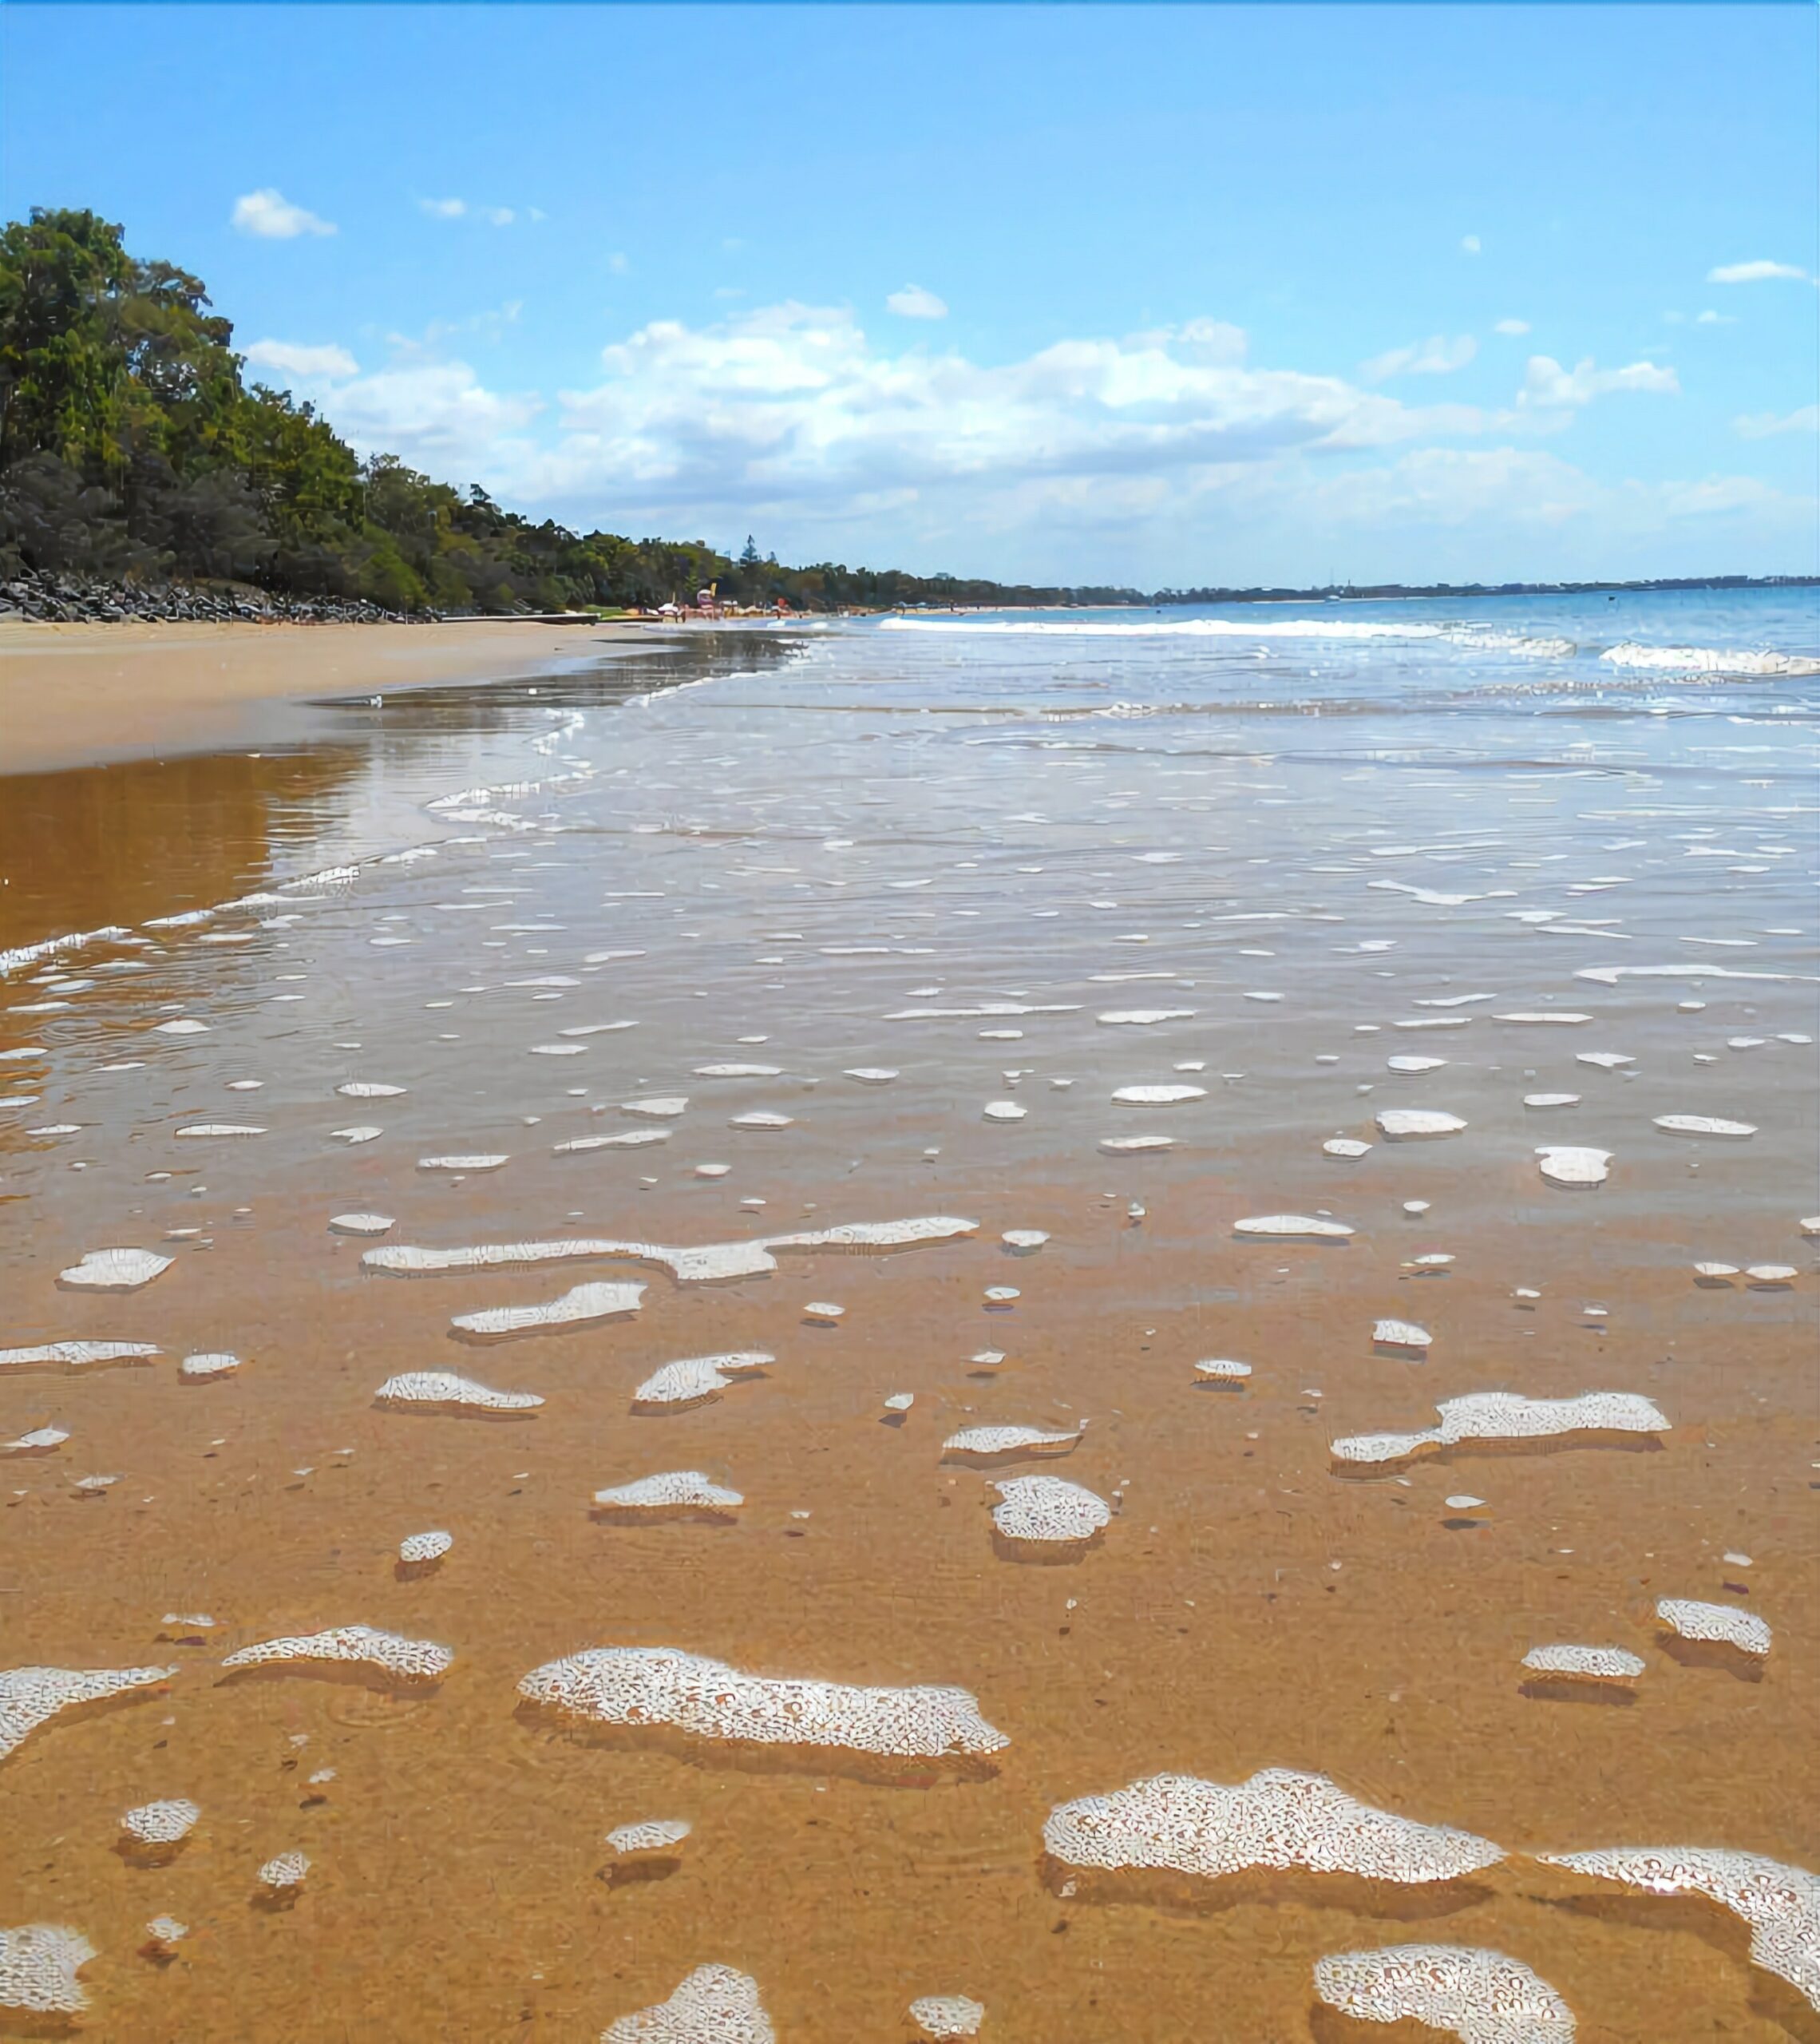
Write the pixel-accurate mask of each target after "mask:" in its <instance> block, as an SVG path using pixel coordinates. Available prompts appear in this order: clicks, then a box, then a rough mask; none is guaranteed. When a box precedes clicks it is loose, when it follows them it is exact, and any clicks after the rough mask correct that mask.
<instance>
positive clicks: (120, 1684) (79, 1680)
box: [0, 1668, 178, 1760]
mask: <svg viewBox="0 0 1820 2044" xmlns="http://www.w3.org/2000/svg"><path fill="white" fill-rule="evenodd" d="M177 1672H178V1671H177V1670H176V1669H175V1668H7V1669H5V1670H0V1760H5V1759H6V1758H7V1757H9V1756H10V1754H12V1753H16V1752H17V1751H18V1749H19V1748H20V1747H21V1746H22V1745H23V1744H24V1743H25V1741H26V1739H27V1738H28V1737H30V1735H31V1734H32V1733H34V1732H35V1731H37V1730H38V1727H39V1726H40V1725H48V1724H49V1722H50V1721H51V1720H52V1718H53V1717H56V1716H57V1713H59V1712H60V1711H64V1710H74V1709H79V1708H81V1706H82V1705H85V1704H92V1703H104V1702H106V1701H108V1700H109V1698H111V1697H117V1696H126V1695H129V1694H130V1693H132V1692H133V1691H134V1690H135V1689H151V1688H153V1687H155V1686H156V1685H157V1684H158V1683H160V1682H168V1681H169V1680H170V1678H172V1676H173V1675H174V1674H176V1673H177Z"/></svg>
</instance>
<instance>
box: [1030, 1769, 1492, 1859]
mask: <svg viewBox="0 0 1820 2044" xmlns="http://www.w3.org/2000/svg"><path fill="white" fill-rule="evenodd" d="M1043 1844H1044V1845H1045V1846H1046V1847H1047V1849H1048V1851H1049V1852H1050V1856H1051V1857H1053V1858H1054V1859H1055V1860H1059V1861H1061V1862H1062V1864H1064V1865H1066V1866H1071V1867H1086V1868H1102V1869H1105V1870H1107V1871H1126V1870H1139V1869H1152V1868H1156V1869H1167V1870H1169V1871H1171V1872H1177V1873H1184V1874H1194V1875H1200V1876H1204V1877H1205V1878H1206V1879H1208V1880H1218V1879H1220V1878H1221V1877H1222V1876H1225V1875H1228V1874H1236V1873H1240V1872H1244V1871H1246V1870H1248V1869H1252V1868H1263V1869H1270V1870H1275V1871H1285V1870H1288V1869H1291V1868H1303V1869H1305V1870H1307V1871H1308V1872H1312V1873H1331V1874H1352V1875H1356V1876H1359V1877H1361V1878H1363V1879H1365V1880H1380V1881H1393V1882H1395V1883H1396V1884H1399V1886H1416V1885H1423V1884H1428V1883H1431V1882H1435V1881H1450V1880H1458V1879H1459V1878H1461V1877H1462V1876H1464V1875H1466V1874H1470V1873H1474V1872H1477V1871H1478V1869H1479V1868H1483V1867H1490V1866H1494V1865H1495V1864H1497V1863H1498V1861H1499V1860H1502V1858H1503V1857H1504V1852H1503V1848H1502V1847H1500V1846H1497V1845H1494V1844H1492V1842H1491V1841H1490V1839H1486V1838H1478V1837H1475V1836H1474V1835H1473V1834H1472V1833H1471V1832H1466V1831H1455V1830H1454V1829H1452V1828H1450V1827H1447V1826H1444V1825H1435V1824H1418V1823H1416V1822H1415V1821H1414V1820H1413V1819H1412V1818H1409V1817H1401V1816H1393V1815H1392V1814H1391V1813H1390V1812H1387V1811H1385V1810H1378V1809H1374V1808H1372V1807H1371V1805H1370V1804H1368V1803H1361V1802H1359V1801H1357V1800H1355V1799H1354V1798H1353V1797H1352V1796H1349V1795H1347V1792H1345V1790H1344V1789H1341V1788H1340V1787H1339V1786H1338V1785H1337V1784H1335V1783H1334V1782H1332V1781H1329V1780H1328V1779H1327V1777H1326V1776H1325V1775H1324V1774H1304V1773H1298V1772H1296V1770H1295V1769H1291V1768H1284V1767H1267V1768H1264V1769H1260V1771H1259V1772H1258V1773H1256V1774H1254V1775H1252V1777H1251V1779H1250V1780H1249V1781H1241V1782H1240V1784H1239V1785H1237V1786H1236V1788H1228V1787H1226V1786H1225V1785H1223V1784H1221V1783H1220V1782H1217V1781H1201V1780H1200V1779H1199V1778H1197V1777H1196V1776H1194V1775H1192V1774H1157V1775H1152V1776H1151V1777H1149V1779H1148V1780H1145V1781H1135V1782H1134V1783H1132V1785H1130V1787H1129V1788H1127V1789H1116V1790H1114V1792H1112V1793H1111V1794H1110V1795H1104V1796H1082V1797H1081V1798H1080V1800H1078V1802H1072V1803H1063V1804H1061V1805H1060V1806H1059V1807H1058V1808H1056V1809H1054V1810H1052V1811H1051V1812H1050V1815H1049V1818H1048V1820H1047V1822H1046V1823H1045V1824H1044V1825H1043Z"/></svg>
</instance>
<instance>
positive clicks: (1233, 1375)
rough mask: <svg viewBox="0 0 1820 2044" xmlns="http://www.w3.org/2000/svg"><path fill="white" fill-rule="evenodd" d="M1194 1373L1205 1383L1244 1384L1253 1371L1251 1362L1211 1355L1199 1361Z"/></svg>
mask: <svg viewBox="0 0 1820 2044" xmlns="http://www.w3.org/2000/svg"><path fill="white" fill-rule="evenodd" d="M1194 1373H1195V1375H1196V1377H1198V1378H1199V1379H1200V1380H1201V1382H1202V1383H1203V1384H1243V1383H1244V1381H1245V1380H1246V1379H1247V1378H1248V1377H1249V1376H1250V1375H1251V1373H1252V1366H1251V1365H1250V1364H1249V1363H1236V1362H1234V1361H1232V1358H1231V1357H1229V1356H1209V1357H1208V1358H1207V1359H1206V1361H1204V1362H1199V1363H1197V1364H1196V1365H1195V1366H1194Z"/></svg>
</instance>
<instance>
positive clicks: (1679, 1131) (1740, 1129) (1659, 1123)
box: [1656, 1115, 1757, 1140]
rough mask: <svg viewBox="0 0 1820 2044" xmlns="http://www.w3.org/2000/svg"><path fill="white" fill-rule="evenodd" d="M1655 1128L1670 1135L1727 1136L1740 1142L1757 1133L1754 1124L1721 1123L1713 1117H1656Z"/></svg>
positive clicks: (1742, 1122) (1739, 1122) (1741, 1122)
mask: <svg viewBox="0 0 1820 2044" xmlns="http://www.w3.org/2000/svg"><path fill="white" fill-rule="evenodd" d="M1656 1127H1658V1128H1660V1129H1666V1130H1667V1131H1668V1134H1669V1135H1729V1136H1733V1137H1735V1138H1737V1139H1740V1140H1742V1139H1743V1138H1744V1137H1745V1136H1747V1135H1755V1134H1756V1132H1757V1129H1756V1124H1755V1123H1754V1122H1748V1121H1723V1120H1721V1119H1719V1118H1718V1117H1717V1116H1716V1115H1656Z"/></svg>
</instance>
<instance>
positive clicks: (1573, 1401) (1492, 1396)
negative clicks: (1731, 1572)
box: [1332, 1391, 1668, 1466]
mask: <svg viewBox="0 0 1820 2044" xmlns="http://www.w3.org/2000/svg"><path fill="white" fill-rule="evenodd" d="M1436 1410H1437V1411H1438V1412H1439V1413H1440V1415H1441V1424H1440V1425H1439V1426H1438V1427H1432V1428H1428V1429H1427V1430H1426V1432H1422V1433H1410V1434H1355V1435H1353V1436H1350V1437H1348V1438H1347V1439H1345V1440H1336V1441H1335V1443H1334V1444H1333V1448H1332V1454H1333V1459H1334V1460H1335V1461H1336V1462H1343V1463H1350V1464H1355V1465H1359V1466H1370V1465H1371V1464H1377V1463H1391V1462H1406V1461H1408V1460H1410V1459H1411V1457H1412V1456H1418V1455H1422V1454H1426V1453H1429V1452H1432V1451H1434V1449H1436V1448H1456V1447H1458V1446H1459V1445H1461V1444H1462V1443H1464V1442H1466V1441H1486V1442H1498V1441H1533V1440H1573V1439H1575V1438H1577V1437H1581V1438H1592V1439H1596V1438H1597V1437H1598V1436H1601V1435H1606V1436H1613V1435H1625V1436H1628V1435H1636V1436H1642V1435H1649V1434H1664V1433H1666V1432H1668V1420H1666V1419H1665V1418H1664V1416H1663V1415H1662V1413H1661V1412H1660V1411H1659V1410H1658V1409H1657V1408H1656V1406H1655V1405H1653V1404H1652V1403H1651V1402H1650V1400H1648V1399H1647V1398H1644V1397H1643V1396H1640V1394H1639V1393H1637V1392H1631V1391H1588V1392H1581V1395H1580V1396H1578V1397H1577V1398H1525V1396H1523V1395H1522V1394H1521V1392H1515V1391H1478V1392H1473V1393H1472V1394H1471V1395H1470V1396H1467V1397H1465V1398H1450V1399H1447V1400H1444V1401H1443V1402H1442V1404H1440V1405H1439V1406H1438V1407H1437V1408H1436Z"/></svg>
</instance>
